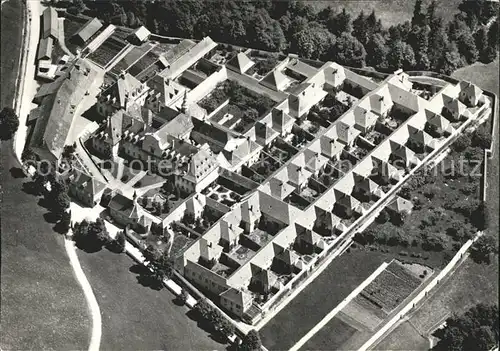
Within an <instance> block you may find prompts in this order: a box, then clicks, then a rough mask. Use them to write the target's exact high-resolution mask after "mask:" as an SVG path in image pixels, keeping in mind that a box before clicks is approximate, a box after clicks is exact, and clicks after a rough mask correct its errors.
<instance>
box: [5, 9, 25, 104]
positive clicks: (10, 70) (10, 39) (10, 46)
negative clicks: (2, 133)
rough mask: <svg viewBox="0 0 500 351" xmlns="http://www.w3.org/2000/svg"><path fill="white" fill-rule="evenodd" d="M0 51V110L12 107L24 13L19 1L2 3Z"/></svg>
mask: <svg viewBox="0 0 500 351" xmlns="http://www.w3.org/2000/svg"><path fill="white" fill-rule="evenodd" d="M1 18H2V23H1V31H0V33H1V37H0V38H1V44H2V45H1V46H0V48H1V51H0V79H1V86H2V90H1V94H0V109H2V108H4V107H5V106H12V102H13V99H14V93H15V89H14V86H15V85H16V79H17V74H18V66H19V60H20V55H21V45H22V26H23V22H24V11H23V4H22V1H21V0H9V1H6V2H5V3H3V2H2V11H1Z"/></svg>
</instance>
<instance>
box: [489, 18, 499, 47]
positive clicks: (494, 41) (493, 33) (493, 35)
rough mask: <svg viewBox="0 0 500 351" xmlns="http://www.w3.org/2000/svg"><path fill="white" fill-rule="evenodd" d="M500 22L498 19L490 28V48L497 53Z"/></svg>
mask: <svg viewBox="0 0 500 351" xmlns="http://www.w3.org/2000/svg"><path fill="white" fill-rule="evenodd" d="M499 21H500V19H499V18H498V17H497V19H496V20H495V22H493V24H492V25H491V26H490V29H489V30H488V44H489V46H490V47H492V48H494V50H495V51H496V50H497V48H498V42H499V41H500V38H499V32H500V28H499V27H500V26H499Z"/></svg>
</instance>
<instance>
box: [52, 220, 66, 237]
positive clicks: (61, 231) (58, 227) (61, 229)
mask: <svg viewBox="0 0 500 351" xmlns="http://www.w3.org/2000/svg"><path fill="white" fill-rule="evenodd" d="M52 230H54V231H55V232H56V233H58V234H61V235H64V234H67V233H68V231H67V228H64V227H63V224H62V223H61V221H58V222H57V223H56V225H54V226H53V227H52Z"/></svg>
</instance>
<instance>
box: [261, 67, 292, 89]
mask: <svg viewBox="0 0 500 351" xmlns="http://www.w3.org/2000/svg"><path fill="white" fill-rule="evenodd" d="M286 82H287V79H286V76H285V75H284V74H283V73H281V71H279V70H276V69H273V70H272V71H271V72H269V73H268V74H267V75H266V76H265V77H264V78H263V79H262V80H261V81H260V82H259V83H260V84H263V83H266V84H267V85H268V86H270V87H272V88H273V90H277V91H278V90H282V89H283V87H284V86H285V84H286Z"/></svg>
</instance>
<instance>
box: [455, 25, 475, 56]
mask: <svg viewBox="0 0 500 351" xmlns="http://www.w3.org/2000/svg"><path fill="white" fill-rule="evenodd" d="M456 42H457V47H458V52H459V53H460V55H462V56H463V57H464V58H465V60H466V61H467V62H468V63H469V64H471V63H474V62H476V61H477V58H478V56H479V53H478V50H477V48H476V42H475V40H474V37H473V36H472V32H471V31H470V29H469V28H468V27H466V29H465V30H464V31H463V32H462V33H461V35H460V36H459V37H458V38H457V40H456Z"/></svg>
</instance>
